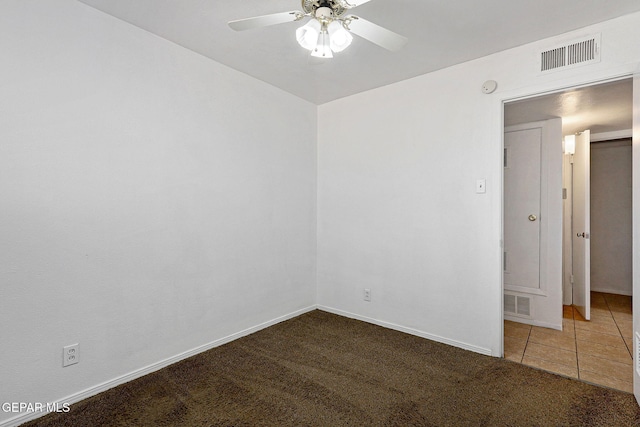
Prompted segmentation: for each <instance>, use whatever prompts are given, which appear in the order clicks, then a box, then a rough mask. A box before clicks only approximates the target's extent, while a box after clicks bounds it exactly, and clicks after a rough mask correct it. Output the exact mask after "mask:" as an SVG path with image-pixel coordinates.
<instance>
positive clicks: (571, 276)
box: [569, 274, 573, 285]
mask: <svg viewBox="0 0 640 427" xmlns="http://www.w3.org/2000/svg"><path fill="white" fill-rule="evenodd" d="M569 281H570V282H571V284H572V285H573V274H570V275H569Z"/></svg>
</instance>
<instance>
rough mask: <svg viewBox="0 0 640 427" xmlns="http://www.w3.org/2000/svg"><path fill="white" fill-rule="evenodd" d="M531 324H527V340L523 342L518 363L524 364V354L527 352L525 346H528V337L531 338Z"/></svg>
mask: <svg viewBox="0 0 640 427" xmlns="http://www.w3.org/2000/svg"><path fill="white" fill-rule="evenodd" d="M532 329H533V326H531V325H529V333H528V334H527V341H525V343H524V350H522V357H521V358H520V363H522V364H524V354H525V353H526V352H527V347H528V346H529V338H531V330H532Z"/></svg>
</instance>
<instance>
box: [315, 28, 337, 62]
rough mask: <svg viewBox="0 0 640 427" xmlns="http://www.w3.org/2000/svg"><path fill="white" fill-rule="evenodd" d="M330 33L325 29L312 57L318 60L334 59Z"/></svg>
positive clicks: (321, 32) (320, 35)
mask: <svg viewBox="0 0 640 427" xmlns="http://www.w3.org/2000/svg"><path fill="white" fill-rule="evenodd" d="M329 39H330V37H329V33H328V32H327V29H326V28H323V29H322V31H320V34H319V35H318V42H317V44H316V47H315V49H313V50H312V51H311V56H313V57H316V58H326V59H329V58H333V52H331V42H330V40H329Z"/></svg>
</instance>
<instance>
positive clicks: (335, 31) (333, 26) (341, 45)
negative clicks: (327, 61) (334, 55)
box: [327, 21, 353, 52]
mask: <svg viewBox="0 0 640 427" xmlns="http://www.w3.org/2000/svg"><path fill="white" fill-rule="evenodd" d="M327 31H328V33H329V40H330V43H329V46H330V47H331V50H332V51H334V52H342V51H343V50H345V49H346V48H348V47H349V45H350V44H351V42H352V41H353V36H352V35H351V33H350V32H349V31H347V30H346V29H345V28H344V27H343V25H342V22H340V21H333V22H331V23H330V24H329V26H328V27H327Z"/></svg>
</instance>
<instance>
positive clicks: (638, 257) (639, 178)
mask: <svg viewBox="0 0 640 427" xmlns="http://www.w3.org/2000/svg"><path fill="white" fill-rule="evenodd" d="M634 68H635V71H636V73H635V74H634V72H633V71H631V70H630V69H629V68H628V67H626V68H625V69H619V71H618V72H616V71H615V69H613V70H610V72H608V73H607V72H605V73H604V74H602V75H598V76H594V77H592V78H591V79H588V80H580V77H575V76H574V77H573V78H571V77H568V78H567V80H566V81H565V83H564V84H563V83H562V82H560V83H558V82H557V81H556V82H555V83H552V84H550V85H549V86H544V87H541V88H539V89H537V90H536V89H535V88H533V89H532V88H531V87H528V88H524V89H522V88H521V89H518V90H513V91H510V92H504V93H503V94H501V95H502V96H501V97H499V98H498V99H497V100H496V101H498V102H499V105H496V107H498V106H499V117H500V120H499V128H498V126H496V136H497V135H498V132H499V135H500V141H501V143H500V144H499V150H497V152H496V160H497V161H496V164H497V165H500V169H499V173H498V174H497V176H498V177H499V185H500V189H499V198H500V215H501V218H500V240H499V241H500V247H499V248H498V251H499V254H501V253H502V250H503V248H502V246H503V243H502V242H503V241H504V218H503V217H502V216H503V215H504V214H503V212H504V170H503V168H502V162H503V155H504V105H505V104H506V103H509V102H513V101H519V100H525V99H530V98H535V97H539V96H542V95H548V94H553V93H558V92H563V91H566V90H571V89H577V88H581V87H588V86H596V85H599V84H603V83H608V82H612V81H616V80H622V79H627V78H633V79H634V90H633V99H634V105H638V104H640V74H639V73H640V64H636V65H635V67H634ZM633 115H634V117H633V125H634V127H633V140H632V141H633V142H632V157H633V160H632V173H633V193H632V194H633V196H632V197H633V212H632V224H633V225H632V227H633V253H632V258H633V306H634V307H635V308H637V310H634V333H635V332H636V331H640V315H638V314H636V312H637V311H639V310H640V295H639V294H640V292H637V290H638V289H640V221H636V218H640V117H638V116H640V111H638V110H637V109H635V108H634V111H633ZM497 259H499V264H498V265H497V266H496V269H497V276H498V277H499V278H500V279H499V280H500V293H499V298H500V299H499V302H498V301H497V302H498V304H497V306H498V307H499V313H500V314H499V319H500V324H499V326H498V330H499V331H500V332H501V334H500V341H499V355H500V356H501V357H504V310H503V295H504V277H503V275H502V271H503V265H502V256H501V255H500V256H498V257H497ZM634 338H635V340H636V342H634V348H635V347H639V346H640V342H638V341H637V340H640V338H638V337H637V336H634ZM633 386H634V394H635V396H636V399H637V400H638V401H640V361H639V360H635V359H634V374H633Z"/></svg>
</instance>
